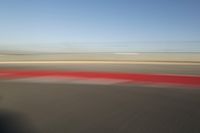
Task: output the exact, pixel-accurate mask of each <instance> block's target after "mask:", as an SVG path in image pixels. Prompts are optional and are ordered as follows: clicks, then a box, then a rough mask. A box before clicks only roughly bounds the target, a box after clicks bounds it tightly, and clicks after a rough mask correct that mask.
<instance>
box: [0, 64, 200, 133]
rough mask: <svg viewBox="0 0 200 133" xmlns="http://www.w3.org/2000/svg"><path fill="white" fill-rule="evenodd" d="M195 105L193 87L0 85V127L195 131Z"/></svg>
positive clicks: (198, 114)
mask: <svg viewBox="0 0 200 133" xmlns="http://www.w3.org/2000/svg"><path fill="white" fill-rule="evenodd" d="M55 66H56V67H53V66H48V67H47V66H46V69H52V70H55V69H57V70H73V71H74V70H95V71H105V70H107V71H118V72H138V73H140V72H145V73H155V72H156V73H158V72H159V73H170V74H177V73H178V74H197V75H198V74H199V71H198V70H199V68H198V67H196V66H173V65H171V66H163V65H161V66H162V67H161V66H159V65H153V66H152V65H149V66H148V65H147V66H146V65H132V66H127V65H124V66H123V65H120V66H116V65H110V66H109V65H105V64H104V65H96V67H94V66H95V65H93V66H89V65H80V66H75V65H63V66H60V65H55ZM0 68H1V69H6V67H5V66H3V67H2V66H1V67H0ZM7 68H12V66H7ZM13 68H16V69H45V66H29V67H28V66H18V67H17V66H15V67H13ZM199 105H200V90H199V89H198V88H196V89H192V88H175V87H167V86H166V87H158V86H157V87H152V86H137V85H83V84H47V83H25V82H24V83H23V82H21V83H19V82H18V83H16V82H8V81H3V80H2V81H0V124H1V125H0V126H2V125H3V126H4V125H6V128H7V130H8V129H9V131H12V132H14V131H15V130H16V131H15V132H17V130H18V132H20V131H21V130H23V131H21V132H33V133H199V132H200V106H199ZM5 123H6V124H5ZM11 129H12V130H11ZM18 132H17V133H18ZM2 133H3V132H2Z"/></svg>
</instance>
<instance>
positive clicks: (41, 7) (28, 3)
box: [0, 0, 200, 52]
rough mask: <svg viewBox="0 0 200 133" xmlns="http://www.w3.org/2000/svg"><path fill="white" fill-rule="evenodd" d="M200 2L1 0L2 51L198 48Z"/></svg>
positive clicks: (143, 50) (175, 0)
mask: <svg viewBox="0 0 200 133" xmlns="http://www.w3.org/2000/svg"><path fill="white" fill-rule="evenodd" d="M199 7H200V0H0V50H10V49H11V50H36V51H62V52H63V51H64V52H65V51H67V52H70V51H75V52H76V51H86V52H90V51H92V52H99V51H100V52H101V51H120V52H121V51H129V52H131V51H142V52H145V51H167V52H169V51H189V52H191V51H192V52H200V15H199V14H200V8H199Z"/></svg>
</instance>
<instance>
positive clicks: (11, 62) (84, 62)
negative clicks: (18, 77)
mask: <svg viewBox="0 0 200 133" xmlns="http://www.w3.org/2000/svg"><path fill="white" fill-rule="evenodd" d="M0 64H166V65H200V62H199V63H198V62H196V63H192V62H143V61H141V62H139V61H138V62H137V61H1V62H0Z"/></svg>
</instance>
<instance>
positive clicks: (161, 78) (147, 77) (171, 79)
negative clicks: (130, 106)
mask: <svg viewBox="0 0 200 133" xmlns="http://www.w3.org/2000/svg"><path fill="white" fill-rule="evenodd" d="M39 76H56V77H78V78H95V79H119V80H127V81H129V82H143V83H159V84H160V83H165V84H178V85H189V86H198V87H200V76H187V75H164V74H135V73H111V72H71V71H70V72H69V71H64V72H63V71H32V70H31V71H30V70H23V71H22V70H2V71H0V77H1V78H26V77H39Z"/></svg>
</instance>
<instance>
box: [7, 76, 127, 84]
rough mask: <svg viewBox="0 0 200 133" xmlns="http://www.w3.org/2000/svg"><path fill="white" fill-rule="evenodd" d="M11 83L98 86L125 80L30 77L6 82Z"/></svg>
mask: <svg viewBox="0 0 200 133" xmlns="http://www.w3.org/2000/svg"><path fill="white" fill-rule="evenodd" d="M8 81H11V82H29V83H48V84H49V83H50V84H55V83H62V84H69V83H72V84H98V85H112V84H120V83H125V82H127V80H114V79H87V78H65V77H64V78H61V77H32V78H20V79H11V80H8Z"/></svg>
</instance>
